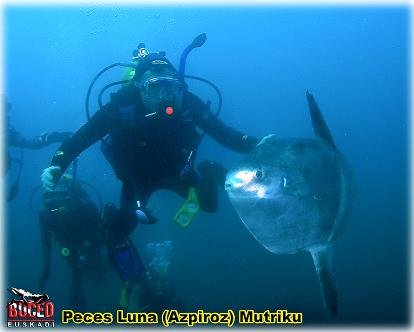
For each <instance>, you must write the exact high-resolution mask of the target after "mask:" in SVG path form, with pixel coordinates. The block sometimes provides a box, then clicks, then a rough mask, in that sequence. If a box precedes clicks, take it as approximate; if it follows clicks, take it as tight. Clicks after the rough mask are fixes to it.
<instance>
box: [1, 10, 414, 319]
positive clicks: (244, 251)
mask: <svg viewBox="0 0 414 332" xmlns="http://www.w3.org/2000/svg"><path fill="white" fill-rule="evenodd" d="M409 15H410V9H409V7H404V6H401V7H392V6H387V7H385V6H384V7H382V6H366V7H362V6H361V7H351V6H348V7H345V6H337V7H336V6H330V7H323V6H314V7H311V6H309V7H306V6H295V7H286V6H263V7H256V6H230V7H229V6H221V7H214V6H207V7H198V6H189V5H176V6H174V7H166V6H157V7H156V6H136V7H132V6H117V7H115V6H107V5H96V4H94V5H89V6H87V5H85V6H81V5H78V6H27V5H26V6H10V5H9V6H6V7H5V8H4V33H5V35H4V37H5V38H4V48H3V50H4V57H5V62H4V69H5V71H4V72H5V77H4V80H5V95H6V96H7V98H8V100H9V101H10V102H11V103H12V104H13V109H12V110H11V112H10V114H9V121H10V123H11V124H12V125H13V126H14V127H15V128H16V129H17V130H18V131H20V132H21V134H22V135H24V136H26V137H33V136H35V135H39V134H40V133H42V132H44V131H48V132H52V131H76V130H77V129H78V128H79V127H80V126H81V125H82V124H83V123H85V121H86V117H85V96H86V91H87V89H88V86H89V84H90V82H91V80H92V79H93V77H94V76H95V74H96V73H98V72H99V71H100V70H101V69H102V68H104V67H105V66H107V65H109V64H112V63H114V62H119V61H121V62H128V61H129V60H130V57H131V52H132V50H133V49H134V48H136V46H137V45H138V43H140V42H145V43H146V46H147V48H148V49H149V50H150V51H161V50H164V51H166V52H167V57H168V58H169V60H170V61H171V62H172V63H173V64H175V65H176V66H178V62H179V58H180V55H181V52H182V50H183V49H184V48H185V47H186V46H187V45H188V44H189V43H190V42H191V41H192V40H193V38H194V37H195V36H196V35H198V34H200V33H203V32H205V33H206V34H207V38H208V40H207V42H206V43H205V45H204V46H203V47H202V48H199V49H196V50H194V51H193V52H192V53H191V54H190V56H189V59H188V63H187V66H186V73H187V74H190V75H197V76H201V77H204V78H207V79H209V80H211V81H212V82H214V83H215V84H216V85H217V86H218V87H219V89H220V91H221V93H222V95H223V110H222V112H221V115H220V119H221V120H222V121H223V122H224V123H226V124H228V125H230V126H232V127H233V128H236V129H238V130H240V131H242V132H246V133H248V134H250V135H255V136H257V137H263V136H265V135H267V134H269V133H275V134H276V135H278V136H280V137H283V138H286V137H311V136H312V135H313V134H312V128H311V123H310V119H309V115H308V110H307V103H306V98H305V92H306V90H309V91H310V92H311V93H312V94H313V95H314V96H315V98H316V100H317V102H318V104H319V106H320V108H321V111H322V113H323V115H324V117H325V120H326V122H327V124H328V126H329V127H330V129H331V132H332V135H333V137H334V140H335V142H336V145H337V146H338V148H339V149H340V150H341V151H342V152H343V154H344V155H345V156H346V158H347V160H348V161H349V162H350V164H351V165H352V166H353V169H354V172H355V176H356V181H357V185H358V191H357V200H356V204H355V208H354V210H353V213H352V217H351V218H350V220H349V222H348V225H347V228H346V230H345V232H344V234H342V236H340V237H339V239H338V241H337V243H336V246H335V247H336V248H335V251H336V269H337V279H338V291H339V309H338V316H337V317H336V318H330V317H329V316H328V315H327V313H326V312H325V309H324V308H323V303H322V298H321V294H320V289H319V284H318V280H317V277H316V273H315V269H314V266H313V263H312V259H311V256H310V255H309V254H308V253H299V254H295V255H283V256H276V255H274V254H271V253H270V252H268V251H266V250H265V249H264V248H263V247H262V246H261V245H260V244H259V243H258V242H257V241H256V240H255V239H254V238H253V236H252V235H251V234H250V233H249V232H248V231H247V229H246V228H245V227H244V226H243V224H242V222H241V221H240V220H239V219H238V217H237V215H236V213H235V211H234V209H233V208H232V206H231V205H230V202H229V200H228V198H227V196H226V194H225V192H223V191H220V197H219V203H220V207H219V210H218V211H217V212H216V213H214V214H208V213H204V212H200V213H199V214H198V216H197V217H196V218H195V219H194V221H193V223H192V224H191V225H190V227H189V228H188V229H186V230H182V229H180V228H179V227H177V226H176V225H175V224H173V223H172V222H171V219H172V218H173V216H174V215H175V213H176V211H177V209H178V208H179V207H180V206H181V204H182V203H183V200H182V199H181V198H180V197H179V196H178V195H176V194H174V193H171V192H167V191H159V192H157V193H155V194H154V195H153V196H152V197H151V199H150V206H151V208H152V209H153V211H154V215H155V216H156V217H158V219H159V221H158V223H157V224H155V225H148V226H146V225H139V226H138V227H137V228H136V230H135V232H134V233H133V235H132V238H133V240H134V242H135V243H136V244H137V247H138V249H139V251H140V253H141V254H142V256H143V259H144V262H146V261H147V255H148V253H147V251H146V244H147V243H148V242H154V241H155V242H159V241H164V240H166V239H169V240H171V241H172V242H173V245H174V252H173V259H172V270H173V272H174V282H175V287H176V293H177V296H178V298H179V300H180V302H181V303H182V304H183V306H184V309H185V310H186V311H196V310H197V309H204V310H206V311H214V312H218V311H226V310H227V309H228V308H231V309H233V310H238V309H255V310H257V311H264V310H266V309H269V310H271V311H275V310H277V309H286V310H288V311H290V312H303V321H304V324H305V325H309V326H312V325H321V324H322V325H337V326H342V325H344V326H355V325H358V326H360V325H362V326H367V325H370V326H371V325H379V326H390V325H393V326H394V325H406V324H408V322H409V311H410V306H409V299H410V291H411V290H410V287H409V281H410V278H409V229H410V228H409V201H408V198H409V150H408V149H409V71H410V66H409V59H410V54H409V49H410V45H409V29H410V22H409ZM121 76H122V69H117V68H116V69H113V70H111V71H110V72H108V73H106V74H105V75H104V77H103V78H102V79H100V80H99V81H98V82H97V83H96V85H95V88H94V91H93V93H92V96H91V103H90V105H91V106H90V107H91V110H92V112H95V111H96V110H97V103H96V100H97V95H98V92H99V90H100V89H101V88H102V87H103V86H104V85H105V84H107V83H110V82H113V81H117V80H120V79H121ZM188 83H189V86H190V90H191V91H193V92H195V93H196V94H197V95H199V96H200V97H201V98H202V99H203V100H204V101H207V100H211V101H212V109H213V110H214V109H216V107H217V96H216V94H215V92H214V91H213V90H212V89H211V88H210V87H208V86H206V85H204V84H202V83H198V82H195V81H188ZM104 99H105V100H108V94H106V95H105V97H104ZM99 145H100V144H99V143H96V144H95V145H94V146H92V147H91V148H89V149H88V150H86V151H85V152H84V153H83V154H82V155H81V157H80V159H79V170H78V176H79V179H81V180H84V181H87V182H88V183H90V184H92V185H93V186H94V187H96V189H97V190H98V191H99V193H100V195H101V196H102V199H103V201H104V202H109V201H111V202H114V203H116V204H118V200H119V193H120V182H119V181H118V180H117V179H116V177H115V175H114V174H113V171H112V169H111V167H110V165H109V164H108V162H107V161H106V160H105V159H104V157H103V156H102V154H101V152H100V148H99ZM57 148H58V145H53V146H49V147H47V148H44V149H42V150H25V151H24V165H23V171H22V176H21V181H20V192H19V194H18V196H17V197H16V199H15V200H14V201H12V202H10V203H6V205H5V207H6V209H7V213H6V228H5V231H6V233H5V240H6V242H5V247H6V249H7V250H6V267H5V269H4V270H5V276H6V278H5V286H6V287H17V288H23V289H26V290H29V291H31V292H34V293H36V292H38V289H37V280H38V277H39V276H40V272H41V271H40V267H41V262H42V255H41V247H40V232H39V225H38V217H37V214H36V213H34V212H32V211H31V209H30V208H29V200H30V197H31V194H32V192H33V190H34V189H35V188H36V187H37V186H38V185H39V184H40V174H41V172H42V170H43V169H44V168H46V167H48V166H49V165H50V161H51V158H52V156H53V154H54V152H55V150H56V149H57ZM10 153H11V154H12V155H13V156H19V153H20V152H19V149H13V148H11V149H10ZM241 158H242V155H241V154H238V153H236V152H232V151H229V150H226V149H225V148H224V147H222V146H220V145H219V144H218V143H216V142H215V141H214V140H212V139H211V138H209V137H205V138H204V140H203V142H202V144H201V147H200V150H199V153H198V157H197V163H199V162H200V161H202V160H204V159H211V160H217V161H220V162H221V163H223V164H224V165H226V166H228V167H230V166H232V165H234V164H236V163H237V162H238V161H239V160H240V159H241ZM16 169H17V167H16V165H14V169H11V170H10V171H9V173H8V174H7V177H8V180H9V182H12V181H13V179H14V178H15V177H16ZM39 196H40V195H39V194H38V195H37V196H36V195H35V197H34V198H33V205H34V207H35V210H36V209H39V208H40V206H41V201H40V198H39ZM91 197H92V198H93V199H94V201H95V202H97V203H98V199H97V197H96V195H95V194H94V193H93V192H91ZM52 264H53V271H52V274H51V277H50V280H49V282H48V284H47V286H46V289H45V292H46V293H47V294H48V295H49V296H50V298H51V300H52V301H53V302H54V303H55V306H56V317H55V319H56V321H57V320H58V318H59V315H60V314H58V312H59V313H60V310H61V309H64V308H65V309H70V308H69V307H68V304H67V303H68V299H67V297H68V296H67V290H68V287H69V282H70V270H69V267H68V266H67V264H66V263H65V262H64V260H63V259H62V257H60V256H59V254H58V252H57V250H56V253H54V256H53V259H52ZM89 286H90V289H88V294H89V296H88V303H89V304H90V311H111V310H113V309H114V308H116V307H117V305H118V302H119V288H120V286H121V283H120V281H119V279H118V278H117V276H116V275H115V274H112V275H111V274H108V276H107V278H106V279H105V280H103V281H102V282H101V283H97V284H95V283H90V284H89ZM10 296H11V294H10V293H9V292H8V293H4V297H5V298H7V299H9V298H10Z"/></svg>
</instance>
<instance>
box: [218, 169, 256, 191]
mask: <svg viewBox="0 0 414 332" xmlns="http://www.w3.org/2000/svg"><path fill="white" fill-rule="evenodd" d="M255 174H256V172H254V171H248V170H241V171H237V172H232V173H230V174H229V175H228V176H227V177H226V182H225V183H224V189H225V190H226V191H233V190H238V189H243V188H246V186H248V185H249V184H250V183H252V181H253V179H254V178H255Z"/></svg>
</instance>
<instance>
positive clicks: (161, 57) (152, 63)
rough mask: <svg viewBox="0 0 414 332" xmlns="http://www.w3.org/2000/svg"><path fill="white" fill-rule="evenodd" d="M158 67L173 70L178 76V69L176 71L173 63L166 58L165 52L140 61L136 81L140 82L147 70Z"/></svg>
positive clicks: (153, 54)
mask: <svg viewBox="0 0 414 332" xmlns="http://www.w3.org/2000/svg"><path fill="white" fill-rule="evenodd" d="M158 66H164V67H165V68H168V69H171V70H173V71H174V73H176V74H177V75H178V71H177V69H175V68H174V66H173V65H172V64H171V62H170V61H169V60H168V59H167V58H166V57H165V52H156V53H150V54H148V55H146V56H143V57H142V58H140V59H139V60H138V65H137V67H136V69H135V76H134V80H135V81H140V80H141V77H142V75H143V74H144V73H145V72H146V71H147V70H150V69H153V68H157V67H158Z"/></svg>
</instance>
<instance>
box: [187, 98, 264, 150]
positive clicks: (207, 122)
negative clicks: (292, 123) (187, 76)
mask: <svg viewBox="0 0 414 332" xmlns="http://www.w3.org/2000/svg"><path fill="white" fill-rule="evenodd" d="M187 102H188V103H189V104H188V107H189V109H191V110H192V112H193V114H194V118H195V121H196V123H197V125H198V126H199V127H200V128H201V129H203V130H204V131H205V132H206V133H207V134H208V135H210V136H211V137H213V138H214V139H215V140H216V141H217V142H219V143H220V144H221V145H223V146H225V147H226V148H228V149H231V150H234V151H237V152H242V153H248V152H250V151H251V150H253V149H254V147H255V146H256V144H257V143H259V140H258V139H257V138H256V137H254V136H249V135H246V134H243V133H241V132H239V131H237V130H235V129H233V128H230V127H229V126H226V125H225V124H224V123H222V122H221V121H220V120H219V119H217V118H216V116H215V115H214V114H213V113H211V111H210V107H209V105H208V104H207V105H206V104H204V103H203V102H202V101H201V100H200V99H199V98H198V97H197V96H195V95H193V94H191V93H188V94H187Z"/></svg>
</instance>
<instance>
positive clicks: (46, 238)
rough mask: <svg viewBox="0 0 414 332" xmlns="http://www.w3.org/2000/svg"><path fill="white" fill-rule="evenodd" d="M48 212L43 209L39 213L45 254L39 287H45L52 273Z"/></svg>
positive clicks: (43, 252)
mask: <svg viewBox="0 0 414 332" xmlns="http://www.w3.org/2000/svg"><path fill="white" fill-rule="evenodd" d="M47 217H48V216H47V212H46V211H41V213H40V214H39V223H40V232H41V234H40V236H41V245H42V254H43V268H42V274H41V276H40V279H39V283H38V287H39V289H43V288H44V286H45V284H46V281H47V279H48V278H49V274H50V262H51V256H52V243H51V238H50V233H49V231H48V229H47V226H46V224H47Z"/></svg>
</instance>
